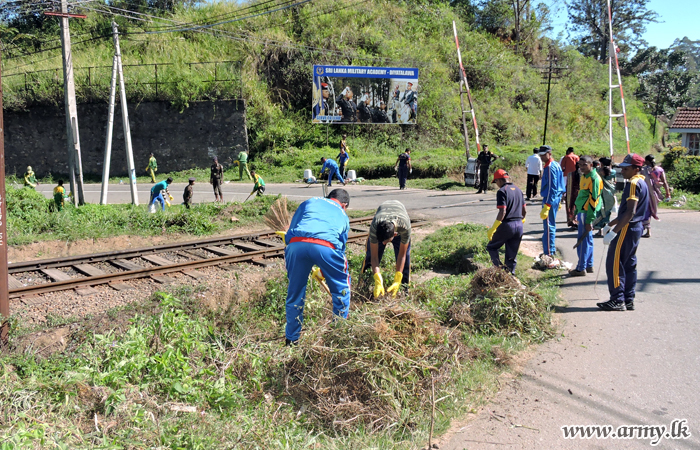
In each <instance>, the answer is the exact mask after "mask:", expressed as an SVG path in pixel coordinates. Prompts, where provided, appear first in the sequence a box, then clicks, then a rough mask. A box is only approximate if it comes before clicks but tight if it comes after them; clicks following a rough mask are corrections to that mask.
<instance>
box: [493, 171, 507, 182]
mask: <svg viewBox="0 0 700 450" xmlns="http://www.w3.org/2000/svg"><path fill="white" fill-rule="evenodd" d="M507 176H508V172H506V171H505V170H503V169H498V170H497V171H496V172H495V173H494V174H493V180H491V183H495V182H496V180H505V179H506V177H507Z"/></svg>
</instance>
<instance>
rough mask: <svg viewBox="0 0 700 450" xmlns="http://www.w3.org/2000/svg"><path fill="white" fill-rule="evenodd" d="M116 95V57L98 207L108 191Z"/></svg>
mask: <svg viewBox="0 0 700 450" xmlns="http://www.w3.org/2000/svg"><path fill="white" fill-rule="evenodd" d="M116 93H117V55H114V58H112V83H111V84H110V90H109V113H108V114H107V116H108V118H107V137H106V139H105V159H104V164H103V166H102V191H101V192H100V205H106V204H107V191H108V189H109V166H110V163H111V162H112V131H113V129H114V97H116Z"/></svg>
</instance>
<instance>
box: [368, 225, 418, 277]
mask: <svg viewBox="0 0 700 450" xmlns="http://www.w3.org/2000/svg"><path fill="white" fill-rule="evenodd" d="M391 245H393V246H394V256H395V257H396V259H399V246H400V245H401V236H398V235H396V236H394V239H392V240H391ZM384 249H386V245H384V244H383V243H381V242H379V243H378V248H377V257H378V258H379V264H381V263H382V256H384ZM371 267H372V252H371V251H370V248H369V238H367V253H366V254H365V262H364V263H362V270H361V272H364V271H365V270H367V269H370V268H371ZM402 273H403V278H401V284H403V285H406V286H408V282H409V281H410V280H409V279H410V277H411V242H410V241H409V242H408V249H406V260H405V261H404V263H403V272H402Z"/></svg>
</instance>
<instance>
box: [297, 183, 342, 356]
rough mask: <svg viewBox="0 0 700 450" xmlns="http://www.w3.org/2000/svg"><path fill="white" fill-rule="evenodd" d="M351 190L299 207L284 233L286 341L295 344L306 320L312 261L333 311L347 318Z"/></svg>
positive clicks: (332, 192) (336, 191)
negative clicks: (287, 286) (347, 209)
mask: <svg viewBox="0 0 700 450" xmlns="http://www.w3.org/2000/svg"><path fill="white" fill-rule="evenodd" d="M349 204H350V194H348V192H347V191H346V190H345V189H334V190H332V191H331V192H330V194H328V198H321V197H314V198H311V199H309V200H306V201H305V202H303V203H302V204H301V205H299V208H297V210H296V212H295V213H294V216H293V217H292V221H291V223H290V225H289V230H287V232H286V234H285V239H284V241H285V244H286V248H285V250H284V260H285V264H286V267H287V279H288V280H289V288H288V289H287V328H286V332H285V334H286V337H287V340H286V344H287V345H294V344H295V343H296V342H297V340H298V339H299V334H300V333H301V326H302V325H303V323H304V299H305V297H306V283H307V280H308V278H309V273H311V268H312V267H313V265H314V264H315V265H317V266H318V267H320V271H319V272H320V273H318V272H317V271H314V277H315V278H318V279H319V280H323V278H324V277H325V281H326V283H327V284H328V288H329V290H330V291H331V297H332V299H333V314H335V315H337V316H340V317H342V318H344V319H347V317H348V310H349V309H350V272H349V270H348V261H347V259H346V258H345V244H346V243H347V240H348V232H349V231H350V221H349V220H348V216H347V214H346V213H345V209H346V208H347V207H348V205H349Z"/></svg>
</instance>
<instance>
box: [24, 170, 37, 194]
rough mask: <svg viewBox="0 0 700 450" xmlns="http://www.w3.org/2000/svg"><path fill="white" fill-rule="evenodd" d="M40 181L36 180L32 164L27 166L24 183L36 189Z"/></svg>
mask: <svg viewBox="0 0 700 450" xmlns="http://www.w3.org/2000/svg"><path fill="white" fill-rule="evenodd" d="M37 184H39V182H38V181H36V175H35V174H34V171H33V170H32V166H27V171H26V172H25V173H24V185H25V186H27V187H30V188H32V189H36V186H37Z"/></svg>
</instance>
